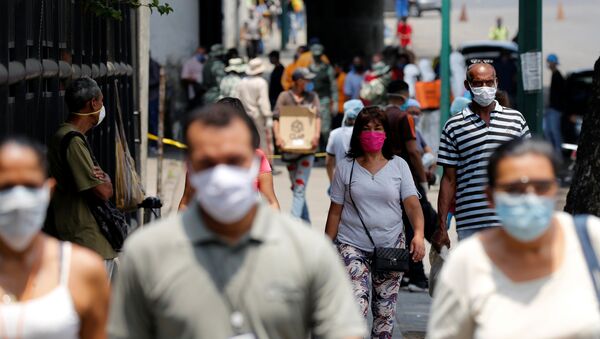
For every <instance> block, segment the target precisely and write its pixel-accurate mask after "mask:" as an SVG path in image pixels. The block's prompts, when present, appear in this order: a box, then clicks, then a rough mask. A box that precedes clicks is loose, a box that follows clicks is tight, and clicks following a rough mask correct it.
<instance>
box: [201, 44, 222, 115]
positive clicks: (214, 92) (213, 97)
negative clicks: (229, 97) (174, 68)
mask: <svg viewBox="0 0 600 339" xmlns="http://www.w3.org/2000/svg"><path fill="white" fill-rule="evenodd" d="M224 54H225V51H224V50H223V46H221V45H213V46H212V47H211V49H210V54H209V58H208V60H207V61H206V64H205V65H204V69H203V70H202V80H203V83H204V86H205V87H206V92H205V93H204V97H203V103H204V104H205V105H206V104H210V103H213V102H216V101H217V100H219V94H220V92H221V90H220V88H219V86H220V84H221V80H223V78H224V77H225V64H224V63H223V61H222V60H221V57H222V56H223V55H224Z"/></svg>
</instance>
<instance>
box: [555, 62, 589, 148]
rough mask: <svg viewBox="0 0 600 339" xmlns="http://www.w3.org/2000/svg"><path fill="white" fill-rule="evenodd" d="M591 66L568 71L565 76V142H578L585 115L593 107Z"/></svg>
mask: <svg viewBox="0 0 600 339" xmlns="http://www.w3.org/2000/svg"><path fill="white" fill-rule="evenodd" d="M593 74H594V70H593V69H591V68H584V69H578V70H575V71H572V72H569V73H567V76H566V78H565V81H566V86H565V95H566V98H565V101H566V105H565V106H566V110H565V112H563V118H562V121H561V122H562V130H561V132H562V137H563V141H564V142H565V143H569V144H577V143H578V140H579V134H580V132H581V123H582V121H583V116H584V115H585V114H586V113H588V112H589V111H590V109H591V107H590V98H591V96H592V76H593Z"/></svg>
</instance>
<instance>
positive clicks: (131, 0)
mask: <svg viewBox="0 0 600 339" xmlns="http://www.w3.org/2000/svg"><path fill="white" fill-rule="evenodd" d="M83 1H84V3H85V5H84V6H85V9H86V10H89V11H92V12H94V13H95V14H96V15H97V16H102V17H107V18H111V19H114V20H121V19H122V18H123V14H122V13H121V10H120V9H119V5H125V6H127V7H128V8H139V7H148V9H150V12H151V13H152V12H153V11H154V10H156V11H157V12H158V13H160V15H163V14H169V13H171V12H173V7H171V5H169V4H168V3H166V2H165V3H161V0H150V1H148V2H147V3H142V1H141V0H83Z"/></svg>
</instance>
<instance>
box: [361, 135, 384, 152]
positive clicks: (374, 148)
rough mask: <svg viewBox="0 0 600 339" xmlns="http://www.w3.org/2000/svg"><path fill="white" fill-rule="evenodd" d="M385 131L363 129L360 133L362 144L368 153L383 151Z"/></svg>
mask: <svg viewBox="0 0 600 339" xmlns="http://www.w3.org/2000/svg"><path fill="white" fill-rule="evenodd" d="M385 138H386V136H385V132H381V131H362V132H361V133H360V145H361V146H362V149H363V150H364V151H365V152H367V153H375V152H379V151H381V149H382V148H383V143H384V142H385Z"/></svg>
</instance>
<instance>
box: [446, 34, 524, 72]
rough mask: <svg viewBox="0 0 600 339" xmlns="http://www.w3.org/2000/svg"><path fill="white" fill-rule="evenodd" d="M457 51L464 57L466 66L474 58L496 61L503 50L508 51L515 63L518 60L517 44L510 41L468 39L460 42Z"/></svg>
mask: <svg viewBox="0 0 600 339" xmlns="http://www.w3.org/2000/svg"><path fill="white" fill-rule="evenodd" d="M458 51H459V52H460V53H461V54H462V55H463V56H464V57H465V62H466V64H467V66H468V65H470V64H471V63H472V61H473V60H475V59H476V60H489V61H491V62H492V63H494V62H497V61H498V60H499V59H500V56H501V55H502V53H503V52H505V53H509V54H510V56H511V59H513V60H514V62H515V63H516V62H517V61H518V60H519V46H518V45H517V44H516V43H514V42H512V41H495V40H478V41H469V42H465V43H462V44H460V45H459V46H458Z"/></svg>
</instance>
